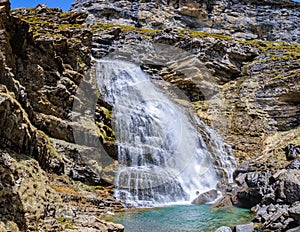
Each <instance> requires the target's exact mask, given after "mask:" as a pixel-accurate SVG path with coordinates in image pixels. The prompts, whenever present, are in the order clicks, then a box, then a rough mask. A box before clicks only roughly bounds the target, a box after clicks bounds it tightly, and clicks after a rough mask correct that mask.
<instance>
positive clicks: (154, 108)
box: [97, 60, 232, 207]
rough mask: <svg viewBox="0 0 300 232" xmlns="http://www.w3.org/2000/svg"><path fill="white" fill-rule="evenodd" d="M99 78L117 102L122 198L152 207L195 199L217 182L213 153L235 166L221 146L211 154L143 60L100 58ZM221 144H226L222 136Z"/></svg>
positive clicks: (117, 182) (117, 179)
mask: <svg viewBox="0 0 300 232" xmlns="http://www.w3.org/2000/svg"><path fill="white" fill-rule="evenodd" d="M97 82H98V87H99V90H100V91H101V93H102V94H103V95H104V97H105V100H106V101H107V102H109V103H111V104H112V105H113V117H114V121H115V127H114V130H115V132H116V137H117V144H118V152H119V166H118V170H117V174H116V177H115V186H116V190H115V195H116V197H117V198H118V199H119V200H121V201H125V202H126V203H127V204H131V205H134V206H142V207H145V206H146V207H147V206H155V205H162V204H169V203H175V202H186V201H191V200H192V199H193V198H194V197H196V191H199V192H200V193H201V192H205V191H207V190H210V189H214V188H216V185H217V184H218V181H219V177H218V172H217V170H216V168H214V163H215V162H214V158H215V157H219V160H220V162H221V164H222V165H219V166H220V167H221V168H225V169H228V167H229V168H230V166H232V162H231V161H230V160H228V159H227V155H228V153H227V152H226V151H225V150H224V149H223V148H222V149H221V151H218V150H217V149H216V151H214V152H215V154H214V155H212V154H211V153H210V152H209V151H208V148H207V146H206V144H205V142H204V140H203V138H202V137H201V135H200V133H199V132H198V131H197V130H196V129H195V127H194V126H193V125H192V123H191V122H190V120H189V118H188V116H187V115H186V114H185V112H184V111H183V109H182V108H181V107H179V106H178V105H176V104H174V103H173V102H172V101H171V100H169V99H168V97H167V96H165V95H164V94H163V93H162V92H161V91H160V90H159V89H157V88H156V87H155V86H154V85H153V84H152V83H151V81H150V79H149V78H148V76H147V75H146V74H145V73H144V72H143V71H142V70H141V69H140V67H139V66H137V65H135V64H132V63H127V62H124V61H118V60H98V63H97ZM199 123H202V122H201V121H199ZM206 132H207V133H208V134H212V132H211V131H210V130H208V129H207V131H206ZM214 139H219V140H220V138H219V137H217V136H215V138H214ZM217 144H219V145H218V146H219V147H220V148H221V147H224V146H223V145H220V144H223V142H222V141H219V142H218V143H217Z"/></svg>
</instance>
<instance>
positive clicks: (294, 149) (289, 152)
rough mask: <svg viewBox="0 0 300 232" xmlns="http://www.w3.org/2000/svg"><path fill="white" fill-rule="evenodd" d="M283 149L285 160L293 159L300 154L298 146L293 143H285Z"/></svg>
mask: <svg viewBox="0 0 300 232" xmlns="http://www.w3.org/2000/svg"><path fill="white" fill-rule="evenodd" d="M284 150H285V156H286V159H287V160H294V159H296V157H297V155H299V154H300V147H299V146H295V145H293V144H289V145H287V147H285V149H284Z"/></svg>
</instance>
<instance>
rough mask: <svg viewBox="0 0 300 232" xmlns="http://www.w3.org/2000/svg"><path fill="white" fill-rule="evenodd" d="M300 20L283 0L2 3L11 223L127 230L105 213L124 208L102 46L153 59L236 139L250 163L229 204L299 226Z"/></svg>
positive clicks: (1, 196) (4, 205) (0, 72)
mask: <svg viewBox="0 0 300 232" xmlns="http://www.w3.org/2000/svg"><path fill="white" fill-rule="evenodd" d="M77 10H78V11H80V12H75V11H77ZM298 18H299V3H295V2H291V1H277V0H273V1H271V0H265V1H250V0H249V1H248V0H241V1H234V0H231V1H229V0H226V1H200V0H199V1H189V0H186V1H154V0H153V1H142V0H141V1H140V0H134V1H111V0H110V1H104V0H103V1H102V0H99V1H84V0H77V1H75V3H74V5H73V8H72V12H62V11H61V10H60V9H49V8H47V7H46V6H44V5H38V6H37V7H36V8H32V9H19V10H14V11H10V4H9V2H8V1H6V0H2V1H0V58H1V62H0V117H1V119H3V120H1V121H0V180H1V181H0V209H5V210H2V211H1V210H0V221H1V222H0V230H11V231H18V230H19V231H24V230H28V231H34V230H36V228H38V230H40V231H63V230H65V231H68V228H70V227H73V226H74V227H76V228H78V230H79V231H122V230H123V229H124V228H123V227H122V226H120V225H114V224H110V223H106V222H104V221H102V220H101V217H102V215H105V213H107V212H108V211H114V210H120V208H121V207H122V206H121V205H120V203H118V202H116V201H115V199H114V197H113V186H111V183H113V176H114V171H115V169H116V166H117V149H116V145H115V143H114V142H115V134H114V131H113V129H112V125H113V122H112V120H113V117H112V115H111V111H112V107H111V106H110V105H109V104H107V103H106V102H105V101H104V100H103V99H102V98H101V93H99V92H98V91H97V88H96V87H95V86H96V84H95V76H94V75H93V73H94V70H92V68H91V67H92V59H91V55H93V56H94V57H96V58H103V57H108V58H118V59H126V60H127V61H130V62H134V63H137V64H139V65H140V66H141V67H142V69H143V70H144V71H145V72H146V73H148V74H149V76H151V78H152V79H153V81H154V82H155V83H156V84H157V85H162V86H163V88H162V89H164V90H165V92H166V93H167V94H170V96H171V97H173V99H174V101H176V102H178V104H182V105H184V106H185V107H186V108H189V110H191V111H193V112H195V113H196V114H197V115H198V116H199V118H201V119H202V120H203V121H204V122H206V123H207V124H209V125H210V126H212V127H213V128H214V129H215V130H216V131H218V132H219V134H221V135H222V136H223V137H224V139H225V140H226V142H227V143H228V144H229V145H231V147H232V149H233V151H234V154H235V156H236V158H237V160H238V161H239V163H240V166H239V167H238V168H237V170H236V172H235V173H234V176H233V179H234V183H233V184H232V185H230V186H221V185H220V190H223V191H224V190H227V192H226V193H225V194H224V195H225V196H224V198H223V199H221V200H220V201H219V202H218V206H219V207H220V206H226V205H238V206H243V207H248V208H251V207H252V210H253V211H254V212H255V218H254V221H255V222H258V223H260V224H259V225H260V227H261V229H263V230H264V229H268V230H290V231H293V230H296V231H297V227H299V201H300V199H299V192H300V187H299V186H300V183H299V179H300V176H299V167H300V164H299V163H300V161H299V152H298V147H299V145H300V140H299V138H300V128H299V122H300V111H299V104H300V102H299V99H300V98H299V96H300V79H299V72H300V50H299V47H300V46H299V43H294V42H295V41H299V38H300V37H299V20H298ZM179 27H181V28H179ZM190 29H196V31H195V30H190ZM214 33H216V34H214ZM226 35H227V36H226ZM237 38H242V39H243V40H240V39H237ZM253 38H257V39H262V40H251V39H253ZM244 39H246V40H244ZM264 40H278V41H277V42H275V41H264ZM280 40H282V41H285V42H279V41H280ZM160 80H165V81H166V82H163V84H162V81H160ZM173 89H176V91H177V92H178V94H177V92H176V94H174V93H173V92H171V90H173ZM172 94H173V95H172ZM85 99H89V100H90V101H86V100H85ZM200 133H203V132H201V131H200ZM208 142H209V141H208ZM228 149H229V148H228ZM107 157H110V159H109V162H107ZM216 162H217V161H216ZM242 162H244V163H242ZM224 175H226V174H224ZM42 186H43V187H42ZM45 186H46V187H45ZM218 190H219V189H218ZM206 195H207V194H206ZM206 195H202V196H201V197H199V199H198V200H199V202H205V201H207V199H211V195H213V196H214V195H215V193H214V192H213V193H209V194H208V195H209V196H206ZM293 228H295V229H293Z"/></svg>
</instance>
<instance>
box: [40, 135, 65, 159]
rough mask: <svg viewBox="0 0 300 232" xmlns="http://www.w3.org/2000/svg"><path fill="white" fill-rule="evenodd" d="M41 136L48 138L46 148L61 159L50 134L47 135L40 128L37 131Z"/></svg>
mask: <svg viewBox="0 0 300 232" xmlns="http://www.w3.org/2000/svg"><path fill="white" fill-rule="evenodd" d="M37 133H38V134H39V135H40V136H41V137H43V138H44V139H45V140H46V148H47V150H48V151H50V153H51V154H52V156H53V157H56V158H58V159H61V156H60V155H59V154H58V153H57V151H56V149H55V148H54V147H53V145H52V143H51V140H50V138H49V137H48V135H46V134H45V133H44V132H43V131H41V130H38V132H37Z"/></svg>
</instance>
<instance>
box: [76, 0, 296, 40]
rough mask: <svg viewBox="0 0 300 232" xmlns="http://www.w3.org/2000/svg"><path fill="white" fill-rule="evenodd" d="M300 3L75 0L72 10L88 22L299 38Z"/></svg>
mask: <svg viewBox="0 0 300 232" xmlns="http://www.w3.org/2000/svg"><path fill="white" fill-rule="evenodd" d="M299 7H300V5H299V4H298V3H296V2H293V1H279V0H276V1H272V0H266V1H234V0H230V1H213V2H211V1H207V0H206V1H192V0H186V1H179V0H176V1H175V0H171V1H143V0H128V1H109V2H108V1H105V0H101V1H97V2H94V1H91V0H76V1H75V2H74V4H73V6H72V8H71V9H72V10H73V11H83V12H86V13H88V15H89V16H88V18H87V21H88V22H100V21H101V22H102V23H114V24H126V25H136V26H137V27H141V26H143V27H149V28H170V27H182V28H191V29H196V30H199V31H205V32H210V33H219V34H226V35H231V36H234V37H238V38H244V39H256V38H260V39H267V40H288V41H299V33H300V31H299V22H298V21H297V20H296V19H297V18H298V17H299Z"/></svg>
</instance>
